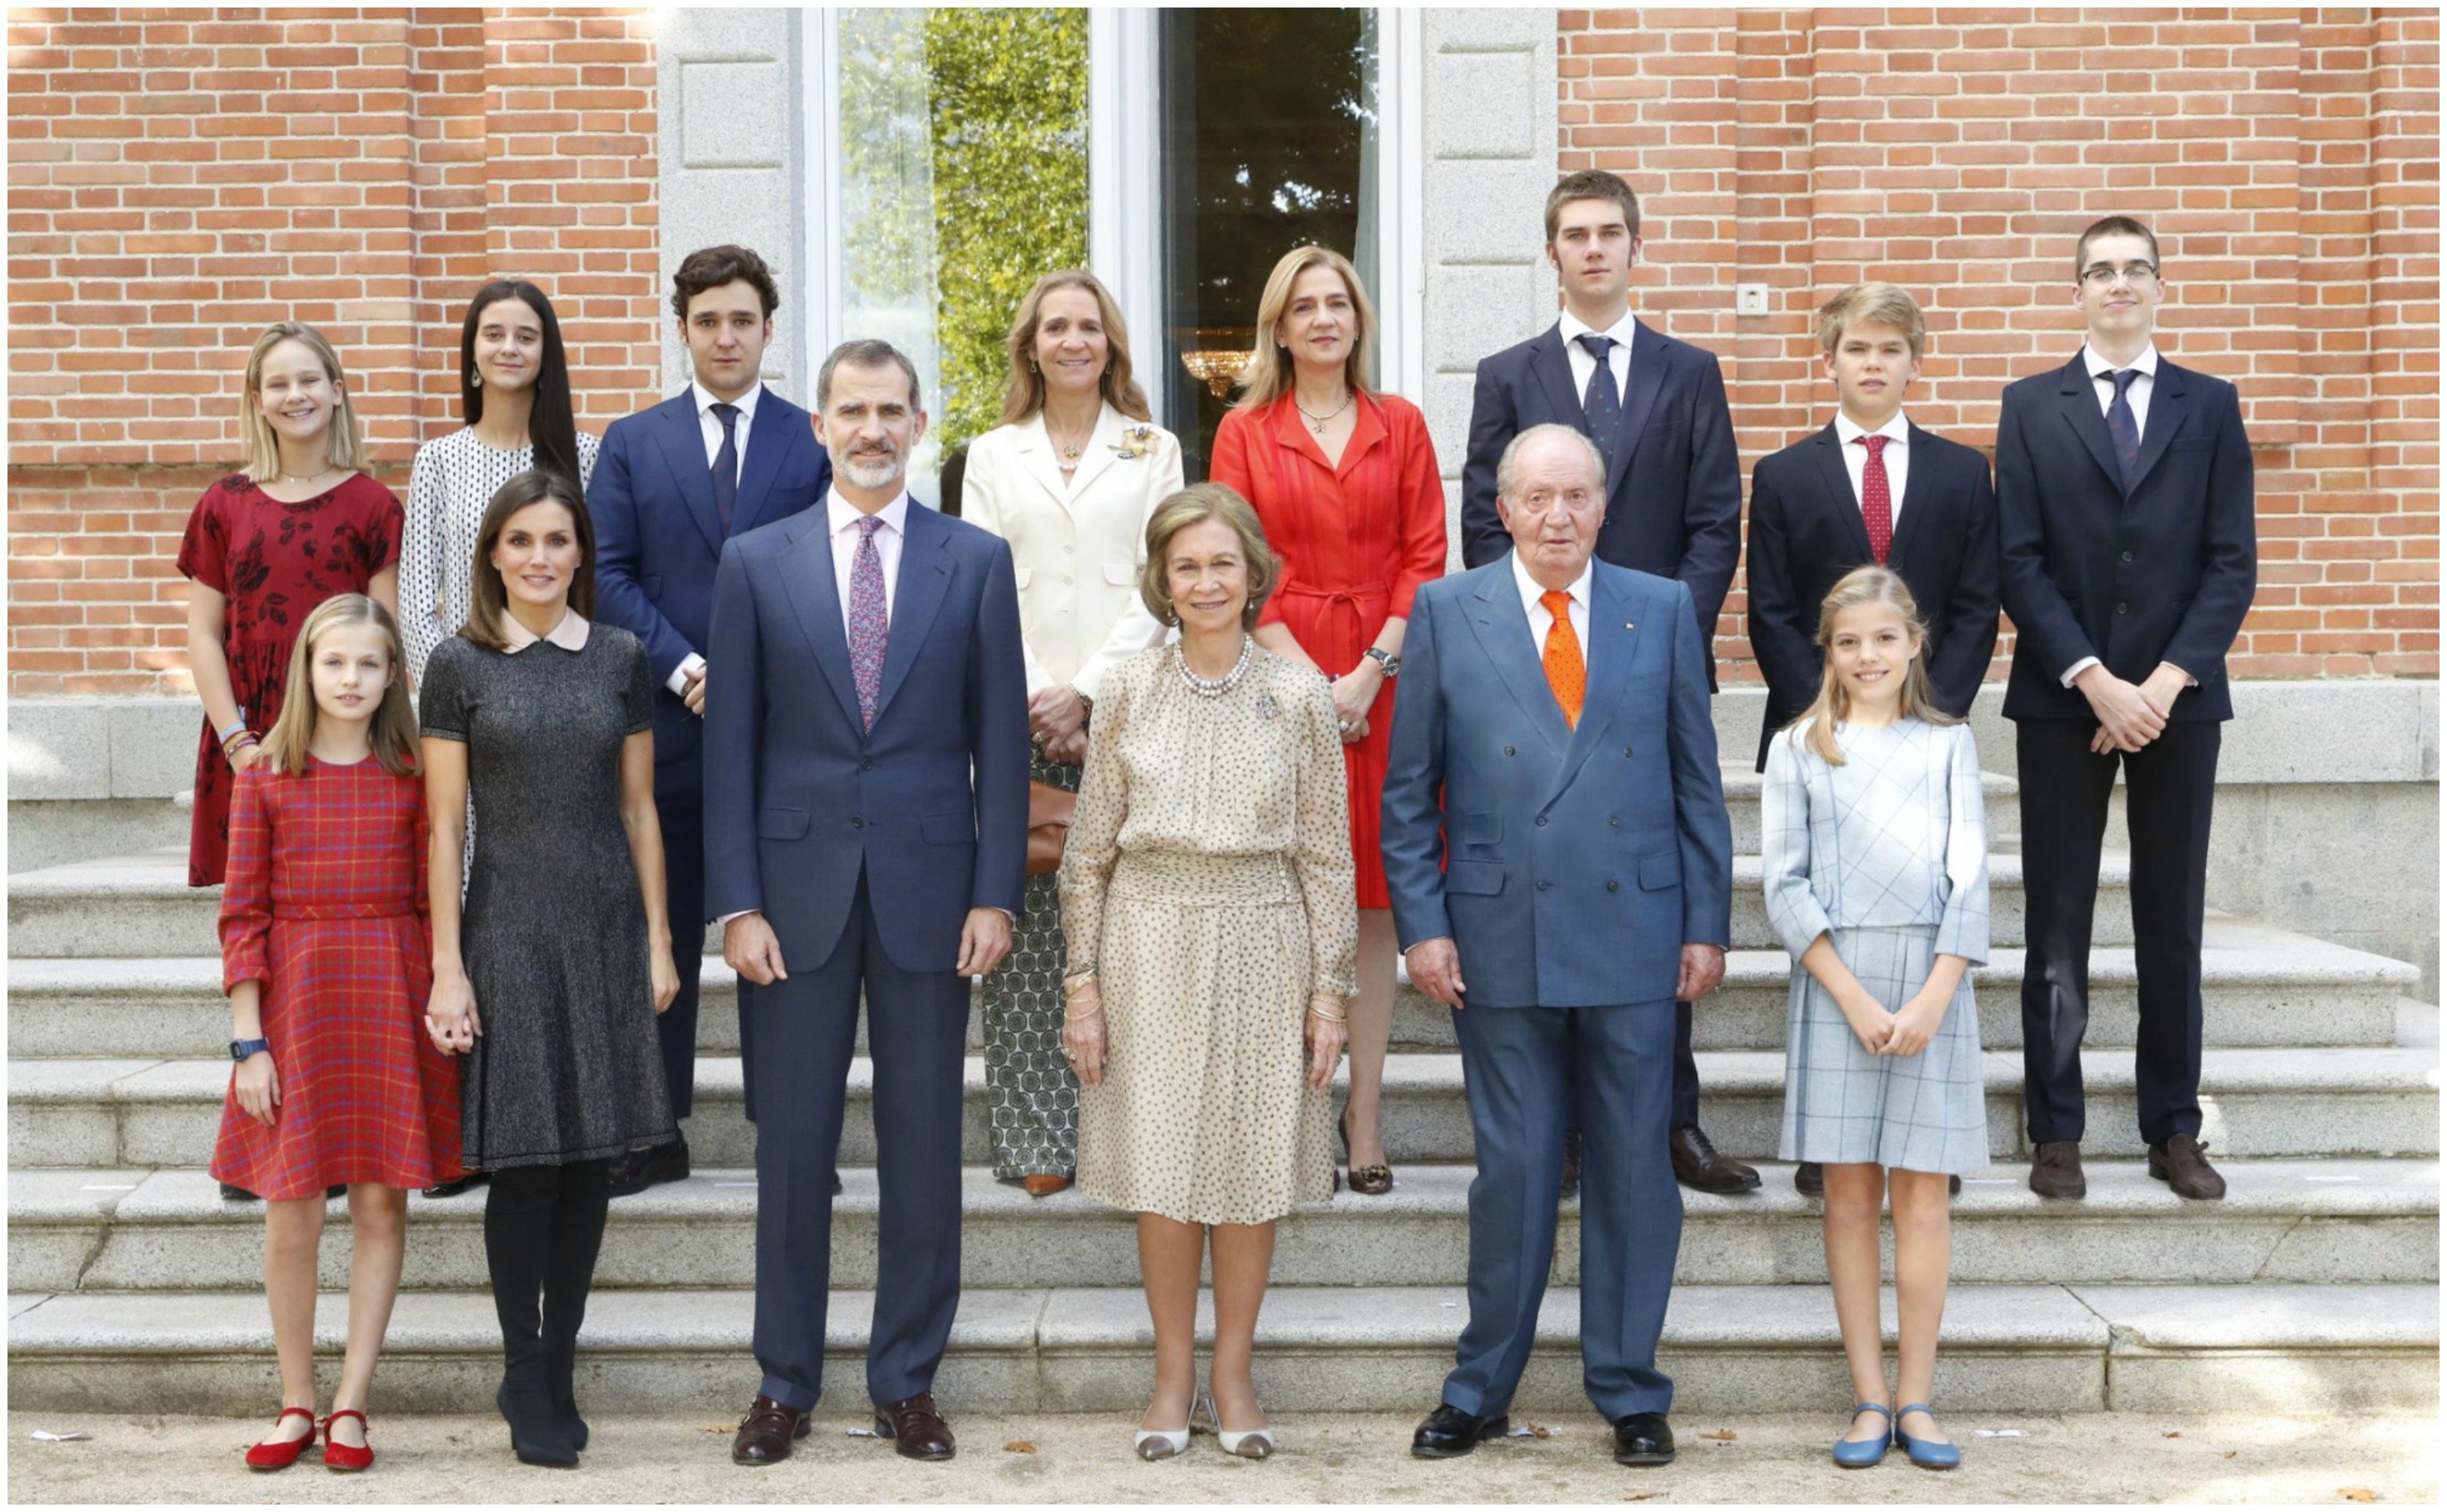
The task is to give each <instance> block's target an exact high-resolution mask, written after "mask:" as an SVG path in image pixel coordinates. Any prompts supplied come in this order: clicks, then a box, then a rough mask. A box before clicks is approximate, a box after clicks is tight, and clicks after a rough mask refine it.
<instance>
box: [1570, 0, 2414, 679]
mask: <svg viewBox="0 0 2447 1512" xmlns="http://www.w3.org/2000/svg"><path fill="white" fill-rule="evenodd" d="M1558 30H1559V37H1558V44H1559V46H1558V68H1559V72H1560V74H1561V78H1560V80H1559V88H1560V90H1561V99H1560V101H1559V102H1558V103H1559V106H1560V123H1561V135H1562V141H1561V142H1560V143H1559V148H1560V165H1561V166H1562V167H1563V168H1565V169H1566V170H1568V169H1572V168H1579V167H1587V166H1597V167H1604V168H1611V169H1614V170H1616V171H1618V172H1621V173H1622V174H1624V175H1625V176H1626V177H1627V178H1629V179H1630V180H1631V181H1632V184H1633V186H1634V187H1635V188H1636V189H1638V190H1639V191H1640V192H1641V199H1642V203H1641V212H1642V218H1643V222H1644V224H1643V232H1644V234H1645V239H1646V252H1645V256H1644V261H1645V262H1646V263H1647V264H1648V266H1647V267H1646V268H1645V269H1644V270H1643V271H1642V272H1641V274H1637V275H1636V283H1635V291H1634V301H1635V305H1636V306H1637V307H1638V308H1640V309H1641V311H1643V312H1651V313H1653V314H1655V315H1657V316H1660V317H1661V319H1662V322H1663V324H1664V325H1665V326H1666V327H1667V329H1669V330H1671V331H1673V332H1674V333H1675V334H1676V335H1679V336H1682V337H1685V338H1687V339H1691V340H1694V341H1698V342H1699V343H1701V344H1703V345H1705V346H1708V347H1710V348H1712V349H1714V350H1716V351H1717V353H1719V354H1720V355H1721V356H1722V357H1724V358H1725V360H1726V375H1727V379H1728V382H1729V384H1730V387H1731V393H1732V398H1733V404H1734V421H1735V425H1736V429H1737V431H1738V433H1739V440H1740V443H1741V447H1742V453H1743V463H1742V464H1743V469H1744V477H1745V485H1746V486H1747V479H1748V472H1749V468H1750V465H1751V463H1754V462H1755V460H1756V459H1757V458H1758V457H1759V456H1761V455H1763V454H1764V453H1766V452H1769V451H1773V450H1774V449H1776V448H1777V447H1779V446H1782V445H1784V444H1787V443H1789V442H1790V441H1792V440H1793V438H1794V436H1795V435H1796V434H1798V433H1800V432H1801V431H1804V430H1806V429H1811V428H1814V427H1815V426H1817V425H1823V424H1824V423H1825V421H1826V418H1827V416H1828V414H1829V413H1830V412H1831V406H1832V405H1833V390H1832V386H1831V384H1830V383H1829V382H1828V381H1827V380H1826V378H1825V377H1824V375H1823V369H1821V367H1820V365H1819V363H1818V362H1817V360H1816V359H1817V349H1816V346H1815V344H1814V342H1813V340H1812V331H1811V319H1810V312H1811V311H1812V308H1813V307H1814V306H1815V304H1816V303H1817V302H1818V301H1819V300H1820V299H1822V298H1824V297H1825V296H1826V294H1828V293H1831V292H1832V291H1834V290H1835V289H1838V288H1841V287H1843V286H1844V285H1846V284H1849V283H1852V282H1855V281H1858V280H1860V279H1862V278H1865V277H1871V276H1876V277H1884V278H1887V279H1890V280H1892V281H1894V282H1896V283H1900V284H1902V285H1904V286H1905V287H1906V288H1907V289H1909V290H1910V291H1911V292H1912V293H1913V294H1914V295H1915V296H1916V297H1918V298H1919V299H1920V300H1921V302H1922V303H1923V305H1924V306H1925V308H1926V310H1927V312H1928V320H1929V329H1930V335H1931V342H1930V356H1929V360H1928V361H1927V363H1926V365H1925V368H1924V369H1923V375H1922V378H1921V381H1920V383H1919V384H1918V385H1916V386H1915V387H1914V390H1913V395H1912V399H1911V408H1912V411H1913V414H1914V417H1915V418H1916V419H1918V420H1919V421H1920V422H1921V423H1922V424H1924V425H1928V426H1930V427H1931V428H1932V429H1935V430H1938V431H1941V432H1944V433H1946V434H1949V435H1951V436H1953V437H1954V438H1955V439H1957V440H1960V441H1964V442H1969V443H1973V444H1980V445H1982V446H1983V447H1987V446H1989V445H1990V444H1992V443H1993V440H1994V436H1995V428H1996V418H1997V404H1998V395H1999V393H2000V391H2001V389H2002V387H2004V385H2005V383H2006V382H2007V381H2008V380H2009V379H2011V378H2014V377H2019V376H2021V375H2023V374H2026V373H2030V372H2033V371H2036V370H2039V369H2045V368H2048V367H2052V366H2055V365H2057V364H2059V363H2061V362H2063V361H2065V360H2066V359H2067V358H2069V357H2070V356H2071V355H2072V353H2073V352H2074V350H2076V348H2077V346H2078V345H2079V342H2080V339H2081V323H2080V320H2079V317H2078V315H2077V313H2076V312H2074V311H2073V310H2072V309H2071V307H2070V301H2071V297H2072V276H2071V268H2072V254H2073V238H2074V236H2076V235H2077V233H2078V232H2079V231H2080V229H2081V228H2082V227H2083V226H2084V225H2087V224H2088V223H2089V222H2090V221H2091V220H2093V219H2096V217H2099V216H2101V215H2106V214H2110V213H2114V212H2118V211H2120V212H2125V213H2129V214H2133V215H2135V216H2138V217H2142V218H2143V219H2145V220H2147V221H2148V222H2150V223H2151V225H2152V226H2153V229H2154V230H2155V231H2156V232H2157V234H2158V237H2159V242H2160V252H2161V255H2162V258H2163V260H2164V262H2165V264H2166V267H2167V271H2168V276H2169V280H2170V284H2171V286H2172V289H2171V293H2170V297H2169V300H2168V303H2167V305H2166V306H2165V308H2164V310H2163V311H2162V312H2161V315H2160V319H2159V338H2160V342H2161V345H2162V347H2163V349H2164V350H2166V351H2167V352H2168V353H2169V354H2170V355H2171V356H2172V357H2174V358H2175V359H2177V360H2179V361H2182V362H2185V363H2189V364H2194V365H2197V366H2199V367H2200V368H2202V369H2207V370H2208V371H2210V372H2214V373H2217V374H2219V375H2220V376H2223V377H2227V378H2229V379H2232V380H2233V381H2235V382H2236V383H2237V384H2239V385H2240V386H2241V387H2242V390H2243V394H2244V399H2245V415H2246V419H2247V423H2248V426H2249V428H2250V431H2251V436H2252V442H2253V462H2254V463H2255V465H2256V467H2257V469H2258V481H2259V525H2260V550H2261V570H2260V593H2259V596H2258V599H2257V601H2256V604H2255V606H2254V608H2253V611H2252V614H2251V616H2250V618H2249V620H2248V622H2247V623H2246V626H2245V629H2244V633H2243V636H2242V641H2241V643H2240V645H2239V646H2238V647H2237V648H2236V649H2237V652H2238V654H2237V655H2236V656H2235V657H2234V658H2233V659H2232V660H2231V661H2230V662H2229V666H2230V667H2232V668H2233V670H2234V671H2236V672H2237V673H2238V674H2240V675H2243V676H2259V677H2301V676H2335V677H2355V676H2370V675H2374V674H2379V675H2387V674H2399V675H2419V676H2432V677H2435V676H2437V675H2438V471H2437V469H2438V274H2439V270H2438V16H2437V15H2436V14H2434V13H2432V12H2428V11H2413V10H2395V9H2389V10H2379V11H2372V10H2367V9H2362V10H2317V11H2267V10H2258V11H2248V12H2228V11H2218V10H2182V11H2175V10H2148V11H2128V10H2114V11H2108V10H2098V11H2047V10H2038V11H2035V10H1994V9H1982V10H1961V9H1944V10H1900V9H1898V10H1885V11H1880V10H1866V9H1865V10H1820V11H1753V10H1744V11H1739V12H1736V11H1731V10H1679V9H1678V10H1621V11H1609V10H1598V11H1587V10H1566V11H1563V12H1561V13H1560V16H1559V22H1558ZM1736 281H1740V282H1755V283H1764V284H1766V285H1767V286H1768V287H1769V290H1770V301H1771V308H1772V310H1773V313H1771V314H1770V315H1768V316H1765V317H1748V318H1741V319H1736V317H1735V316H1734V314H1733V313H1732V304H1733V299H1732V290H1731V288H1730V287H1729V286H1730V285H1732V284H1733V283H1735V282H1736ZM1740 603H1741V593H1740V589H1739V587H1738V586H1736V592H1735V597H1734V599H1733V600H1732V601H1731V602H1729V603H1728V605H1727V609H1728V614H1727V616H1726V620H1725V628H1726V630H1727V631H1728V632H1738V631H1739V630H1740V628H1741V620H1740V617H1739V614H1738V610H1739V608H1740ZM2009 629H2010V627H2009ZM2011 644H2012V638H2011V636H2010V634H2008V635H2007V636H2006V637H2005V639H2004V641H2003V643H2002V644H2001V646H2000V648H1999V651H2000V661H1999V663H1998V665H1997V668H1996V669H1995V671H1997V672H1998V673H1999V674H2000V675H2001V673H2002V671H2003V660H2002V657H2003V655H2004V653H2005V652H2007V650H2008V649H2009V648H2010V647H2011ZM1717 653H1718V655H1719V656H1720V657H1722V658H1725V659H1727V660H1728V661H1732V662H1740V663H1743V665H1741V666H1738V667H1731V668H1728V671H1729V672H1730V673H1731V675H1734V676H1736V677H1755V671H1754V670H1753V669H1752V668H1751V667H1750V666H1749V665H1748V664H1747V658H1748V655H1749V647H1748V644H1747V643H1746V642H1745V641H1743V640H1742V639H1741V638H1740V637H1739V636H1738V634H1736V633H1728V634H1726V635H1725V636H1724V637H1723V638H1721V639H1720V640H1719V641H1718V643H1717Z"/></svg>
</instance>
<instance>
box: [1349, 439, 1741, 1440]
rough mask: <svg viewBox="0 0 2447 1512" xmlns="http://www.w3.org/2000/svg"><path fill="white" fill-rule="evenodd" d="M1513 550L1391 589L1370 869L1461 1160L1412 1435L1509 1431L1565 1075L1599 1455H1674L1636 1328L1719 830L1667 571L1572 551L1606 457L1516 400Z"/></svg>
mask: <svg viewBox="0 0 2447 1512" xmlns="http://www.w3.org/2000/svg"><path fill="white" fill-rule="evenodd" d="M1497 478H1498V483H1497V499H1498V507H1499V509H1500V511H1501V513H1502V517H1503V520H1504V523H1505V526H1506V528H1507V529H1508V531H1510V533H1511V536H1512V539H1513V542H1514V548H1513V550H1512V551H1511V552H1510V553H1508V555H1506V556H1504V557H1502V558H1498V559H1496V560H1495V561H1494V562H1492V563H1489V565H1487V566H1485V567H1480V568H1476V569H1474V570H1472V571H1470V572H1467V573H1462V574H1460V575H1458V576H1451V577H1447V578H1445V579H1444V580H1442V581H1441V582H1434V583H1430V584H1429V585H1427V586H1426V587H1425V588H1422V589H1420V590H1419V595H1418V598H1417V600H1416V601H1415V603H1414V605H1413V609H1412V611H1411V631H1410V638H1409V640H1408V641H1407V642H1406V643H1405V644H1404V646H1403V652H1402V660H1403V669H1402V697H1401V701H1400V702H1399V703H1398V704H1396V705H1395V706H1394V748H1393V762H1392V766H1391V769H1390V770H1389V772H1388V773H1387V776H1386V779H1385V797H1384V846H1385V873H1386V878H1387V880H1388V883H1389V884H1390V886H1391V889H1392V892H1393V898H1394V927H1395V929H1396V930H1397V931H1398V933H1399V935H1400V936H1401V939H1402V942H1403V948H1404V951H1405V956H1406V959H1407V961H1408V962H1409V966H1410V972H1411V980H1412V981H1413V982H1414V983H1416V984H1418V986H1419V988H1420V990H1421V991H1423V992H1426V993H1428V995H1430V996H1431V997H1433V998H1435V999H1436V1000H1437V1001H1439V1002H1442V1003H1445V1004H1447V1005H1449V1006H1450V1007H1451V1009H1452V1010H1453V1030H1454V1032H1455V1034H1456V1035H1457V1036H1458V1038H1459V1039H1460V1042H1461V1054H1462V1067H1463V1070H1464V1073H1465V1074H1464V1082H1465V1085H1466V1087H1467V1090H1468V1094H1469V1098H1470V1129H1471V1132H1472V1135H1473V1137H1474V1138H1475V1140H1476V1144H1477V1152H1478V1175H1477V1177H1476V1179H1475V1180H1473V1181H1471V1182H1470V1321H1469V1324H1468V1326H1467V1327H1466V1328H1465V1329H1464V1330H1463V1332H1462V1336H1461V1343H1460V1347H1459V1350H1458V1351H1457V1352H1456V1356H1455V1363H1454V1368H1453V1370H1452V1373H1451V1374H1450V1375H1448V1376H1447V1377H1445V1386H1444V1397H1443V1401H1442V1402H1441V1404H1440V1405H1439V1406H1438V1407H1437V1408H1436V1409H1435V1410H1434V1411H1433V1412H1432V1413H1431V1414H1430V1415H1429V1416H1428V1418H1427V1420H1426V1421H1424V1422H1423V1423H1421V1424H1420V1425H1419V1427H1418V1430H1417V1432H1416V1433H1415V1434H1414V1435H1413V1439H1412V1445H1411V1447H1412V1452H1413V1453H1414V1454H1419V1455H1423V1456H1426V1457H1429V1458H1444V1457H1447V1456H1450V1455H1455V1454H1467V1453H1469V1452H1470V1449H1471V1448H1472V1447H1474V1446H1476V1445H1477V1444H1478V1442H1479V1441H1480V1440H1482V1439H1485V1438H1489V1437H1492V1436H1497V1435H1500V1434H1502V1433H1504V1432H1505V1431H1506V1413H1507V1411H1508V1408H1509V1407H1510V1403H1511V1399H1512V1394H1513V1390H1514V1388H1515V1387H1517V1386H1518V1385H1519V1383H1520V1379H1521V1371H1522V1368H1523V1367H1524V1366H1525V1365H1526V1364H1527V1361H1528V1358H1529V1351H1530V1348H1531V1346H1532V1345H1533V1344H1534V1343H1535V1342H1536V1335H1537V1327H1538V1308H1539V1304H1540V1302H1541V1300H1542V1299H1543V1298H1544V1296H1545V1295H1546V1276H1547V1271H1548V1268H1549V1266H1550V1265H1551V1263H1552V1260H1553V1257H1554V1248H1555V1223H1556V1218H1555V1204H1554V1202H1553V1201H1552V1200H1550V1199H1549V1198H1548V1197H1547V1195H1546V1194H1548V1193H1550V1192H1552V1191H1553V1190H1554V1189H1555V1183H1556V1181H1557V1180H1558V1178H1559V1177H1560V1176H1561V1174H1562V1170H1563V1161H1564V1122H1565V1115H1564V1108H1565V1093H1566V1091H1567V1090H1568V1089H1576V1090H1577V1092H1578V1096H1579V1102H1580V1106H1581V1109H1582V1121H1583V1125H1584V1134H1583V1140H1584V1158H1585V1160H1586V1162H1587V1173H1586V1178H1585V1180H1584V1181H1583V1182H1582V1187H1581V1329H1580V1332H1581V1358H1582V1367H1583V1377H1584V1383H1585V1385H1586V1388H1587V1390H1588V1394H1589V1399H1590V1400H1591V1401H1592V1402H1594V1403H1595V1404H1596V1405H1597V1408H1598V1410H1599V1411H1601V1412H1603V1413H1604V1414H1605V1416H1606V1419H1607V1421H1608V1422H1610V1423H1612V1424H1613V1425H1614V1447H1615V1459H1616V1460H1617V1461H1618V1462H1619V1463H1621V1464H1624V1465H1662V1464H1664V1463H1666V1462H1667V1461H1669V1460H1671V1459H1672V1458H1673V1457H1674V1434H1673V1430H1672V1428H1671V1427H1669V1426H1668V1424H1667V1422H1666V1414H1667V1412H1668V1411H1669V1410H1670V1409H1671V1408H1672V1406H1673V1399H1674V1384H1673V1382H1672V1381H1670V1380H1668V1379H1667V1378H1666V1377H1665V1375H1664V1374H1663V1373H1662V1372H1660V1370H1658V1369H1657V1339H1658V1334H1659V1332H1660V1330H1662V1328H1663V1327H1664V1322H1665V1303H1666V1295H1667V1292H1668V1291H1669V1289H1670V1288H1671V1286H1672V1284H1673V1279H1674V1257H1675V1253H1676V1251H1677V1250H1678V1249H1679V1248H1680V1244H1681V1233H1682V1195H1681V1193H1680V1191H1679V1189H1678V1188H1677V1187H1676V1185H1675V1181H1674V1171H1673V1164H1672V1162H1671V1159H1670V1158H1669V1157H1668V1155H1667V1153H1666V1125H1667V1120H1668V1105H1669V1104H1670V1102H1671V1100H1672V1089H1673V1071H1672V1068H1671V1059H1672V1050H1673V1044H1674V1011H1673V1006H1672V1005H1673V1004H1674V1003H1675V1002H1676V1001H1678V1000H1679V1001H1685V1002H1687V1001H1689V1000H1691V999H1693V998H1697V997H1699V996H1702V995H1704V994H1705V993H1706V992H1709V991H1710V990H1711V989H1713V988H1714V987H1715V986H1716V985H1717V982H1718V981H1719V980H1720V979H1721V978H1722V977H1723V975H1724V969H1725V946H1726V943H1727V941H1728V939H1729V938H1730V937H1731V930H1732V911H1733V830H1732V826H1731V825H1730V823H1729V822H1727V819H1726V816H1725V797H1724V788H1723V784H1722V782H1721V777H1720V773H1719V771H1718V769H1717V735H1716V727H1715V725H1714V724H1713V723H1712V722H1711V721H1710V719H1709V714H1708V679H1707V668H1708V652H1707V649H1706V647H1705V646H1704V645H1703V644H1702V643H1701V641H1700V639H1699V627H1698V621H1697V619H1696V618H1695V617H1694V616H1693V615H1692V613H1691V591H1690V589H1689V588H1687V587H1686V586H1684V585H1682V584H1680V583H1678V582H1675V581H1673V580H1672V579H1670V578H1662V577H1656V576H1650V575H1648V574H1645V573H1638V572H1631V571H1627V570H1625V569H1623V568H1620V567H1614V566H1610V565H1608V564H1606V563H1603V562H1599V561H1595V560H1593V559H1592V557H1591V551H1592V548H1593V547H1594V545H1595V544H1596V541H1597V539H1598V535H1599V527H1600V524H1601V522H1602V521H1603V519H1604V517H1605V512H1606V501H1605V492H1604V463H1603V458H1602V457H1601V456H1600V455H1599V454H1598V449H1597V447H1596V446H1595V445H1594V444H1592V443H1591V442H1590V441H1589V439H1588V438H1587V437H1586V436H1584V435H1583V434H1582V433H1581V432H1580V431H1579V430H1577V429H1575V428H1572V427H1569V426H1565V425H1535V426H1532V427H1530V428H1529V429H1527V430H1526V431H1524V432H1522V433H1521V435H1520V436H1518V437H1516V438H1515V439H1514V440H1513V442H1512V443H1511V444H1509V445H1508V446H1507V447H1506V448H1505V450H1504V453H1503V456H1502V457H1501V458H1500V459H1499V462H1498V465H1497Z"/></svg>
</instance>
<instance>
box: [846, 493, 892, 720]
mask: <svg viewBox="0 0 2447 1512" xmlns="http://www.w3.org/2000/svg"><path fill="white" fill-rule="evenodd" d="M882 525H883V517H882V516H881V515H868V516H866V517H864V518H863V519H862V520H859V522H858V552H857V554H856V555H855V556H853V557H852V558H850V563H849V671H850V676H851V677H852V678H854V679H856V681H857V683H858V713H859V718H860V719H861V720H862V721H863V722H864V725H865V728H868V729H873V728H875V703H876V700H877V698H878V697H880V696H881V695H882V692H883V643H884V640H885V638H886V636H887V635H888V634H889V633H890V631H891V621H890V620H889V619H888V618H887V617H886V616H885V614H884V612H883V557H882V553H880V552H878V551H877V550H876V549H875V533H876V532H877V531H878V530H880V529H882Z"/></svg>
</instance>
